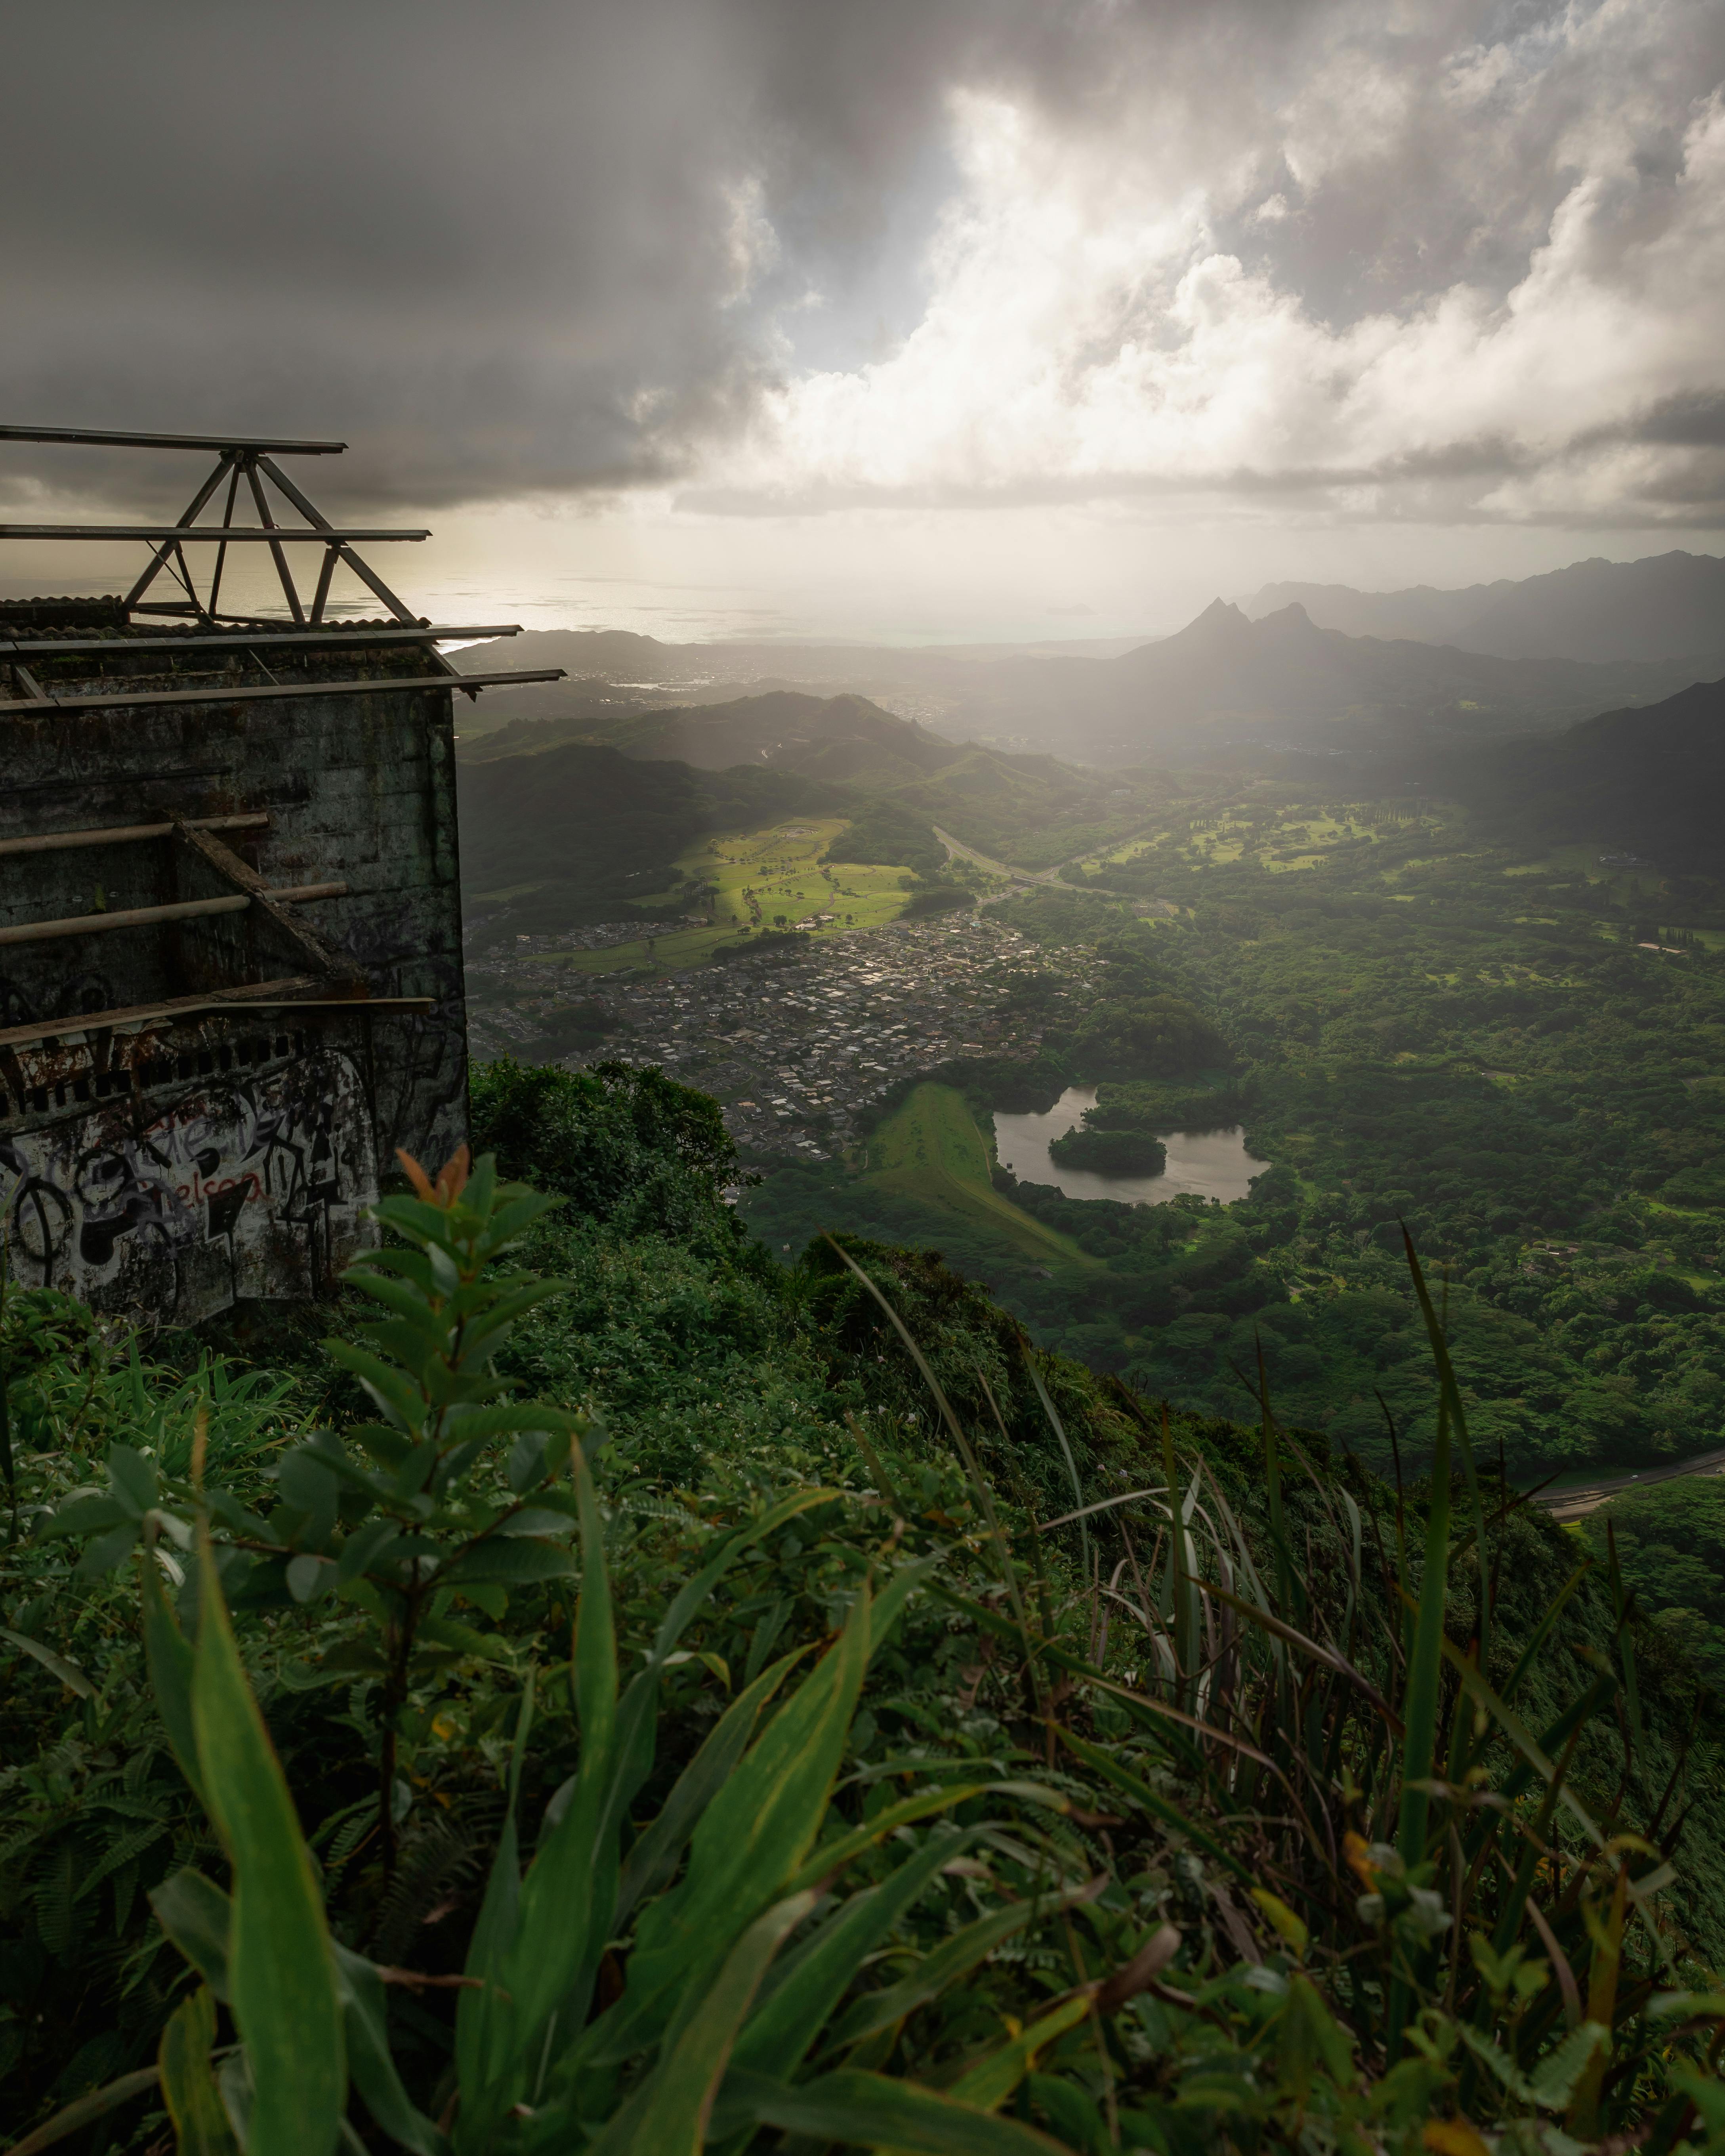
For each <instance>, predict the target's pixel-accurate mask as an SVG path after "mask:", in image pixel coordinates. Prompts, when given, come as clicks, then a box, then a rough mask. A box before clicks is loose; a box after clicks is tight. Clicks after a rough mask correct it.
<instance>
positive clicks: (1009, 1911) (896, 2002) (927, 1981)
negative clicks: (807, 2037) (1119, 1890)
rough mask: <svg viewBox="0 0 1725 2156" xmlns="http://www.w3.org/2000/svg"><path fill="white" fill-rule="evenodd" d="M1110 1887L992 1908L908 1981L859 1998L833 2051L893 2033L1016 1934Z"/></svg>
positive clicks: (832, 2042)
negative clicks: (878, 2032) (877, 2034)
mask: <svg viewBox="0 0 1725 2156" xmlns="http://www.w3.org/2000/svg"><path fill="white" fill-rule="evenodd" d="M1105 1884H1106V1880H1102V1879H1097V1880H1093V1881H1091V1882H1090V1883H1089V1884H1088V1885H1086V1886H1080V1887H1076V1888H1073V1889H1070V1891H1067V1892H1062V1893H1059V1894H1052V1895H1050V1896H1049V1897H1048V1898H1047V1899H1046V1900H1045V1901H1040V1902H1038V1901H1030V1902H1013V1903H1011V1904H1009V1906H1008V1907H1006V1908H1004V1909H991V1910H990V1911H989V1912H988V1915H987V1916H985V1917H977V1918H975V1919H974V1921H973V1922H970V1923H968V1924H967V1925H966V1926H965V1927H964V1928H963V1930H962V1931H958V1932H954V1933H953V1934H952V1937H951V1938H948V1939H942V1942H941V1943H940V1944H939V1945H938V1946H937V1947H936V1948H933V1949H932V1952H931V1953H927V1954H926V1955H925V1956H924V1957H923V1958H922V1961H920V1962H919V1963H917V1965H916V1968H915V1969H912V1970H911V1973H910V1974H909V1975H908V1976H903V1977H901V1978H900V1979H899V1980H898V1982H897V1983H896V1984H888V1985H887V1986H886V1988H885V1989H882V1990H880V1991H870V1992H867V1993H865V1994H864V1996H863V1997H862V1998H860V1999H857V2000H856V2001H855V2003H854V2004H853V2005H852V2006H851V2007H850V2010H849V2011H848V2012H847V2013H846V2015H845V2017H844V2019H843V2020H841V2021H840V2022H839V2025H838V2027H837V2028H836V2029H835V2030H834V2031H833V2034H832V2035H831V2037H830V2038H829V2043H828V2049H829V2051H842V2050H844V2049H845V2048H847V2047H848V2046H850V2045H852V2044H859V2043H860V2042H861V2041H862V2040H863V2039H864V2038H865V2036H872V2035H874V2034H875V2031H876V2030H880V2029H890V2028H891V2027H892V2025H894V2023H895V2022H898V2021H902V2020H904V2019H905V2017H906V2015H910V2014H914V2013H915V2012H916V2009H917V2008H918V2007H919V2006H926V2005H927V2004H928V2002H929V2001H930V1999H938V1998H939V1996H940V1994H942V1992H943V1991H944V1990H945V1989H947V1985H948V1984H956V1983H957V1981H958V1979H959V1978H960V1977H962V1976H968V1974H970V1972H971V1970H972V1969H974V1968H975V1967H976V1966H977V1964H978V1962H980V1961H981V1960H982V1959H983V1957H984V1956H985V1955H987V1954H990V1953H993V1951H994V1949H995V1948H996V1947H998V1946H999V1945H1000V1944H1001V1943H1003V1941H1004V1940H1007V1939H1009V1938H1011V1937H1012V1935H1013V1933H1014V1932H1019V1931H1022V1930H1023V1929H1024V1926H1025V1925H1026V1924H1029V1923H1034V1922H1036V1921H1037V1920H1038V1919H1039V1918H1040V1917H1048V1916H1051V1915H1054V1914H1055V1913H1057V1912H1059V1911H1060V1910H1061V1909H1064V1908H1068V1907H1071V1905H1072V1904H1073V1903H1074V1902H1079V1901H1085V1900H1089V1899H1090V1898H1091V1897H1093V1896H1094V1895H1095V1894H1096V1893H1097V1892H1100V1891H1101V1887H1102V1886H1104V1885H1105Z"/></svg>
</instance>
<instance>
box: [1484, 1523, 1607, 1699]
mask: <svg viewBox="0 0 1725 2156" xmlns="http://www.w3.org/2000/svg"><path fill="white" fill-rule="evenodd" d="M1593 1565H1594V1561H1593V1559H1592V1558H1590V1557H1584V1558H1583V1559H1582V1560H1581V1563H1579V1564H1578V1565H1577V1566H1576V1568H1575V1569H1574V1572H1572V1573H1570V1575H1569V1577H1568V1578H1567V1579H1566V1580H1565V1581H1564V1582H1563V1585H1562V1587H1561V1588H1559V1589H1558V1592H1557V1594H1555V1595H1554V1596H1553V1598H1552V1600H1551V1604H1550V1605H1549V1607H1548V1609H1546V1611H1545V1613H1544V1614H1543V1616H1542V1617H1541V1618H1540V1620H1539V1622H1538V1624H1537V1625H1535V1626H1534V1627H1533V1630H1532V1632H1531V1633H1530V1634H1529V1635H1528V1637H1527V1645H1526V1646H1525V1647H1523V1648H1522V1651H1521V1654H1520V1655H1518V1656H1517V1661H1516V1666H1515V1667H1514V1668H1513V1669H1512V1671H1510V1673H1509V1676H1507V1679H1506V1680H1505V1681H1504V1684H1503V1686H1502V1692H1501V1694H1500V1697H1502V1698H1503V1699H1504V1700H1506V1701H1508V1700H1512V1699H1513V1698H1514V1697H1515V1696H1516V1694H1517V1691H1520V1690H1521V1687H1522V1682H1523V1681H1524V1680H1525V1678H1526V1676H1527V1672H1528V1671H1529V1670H1531V1669H1532V1666H1533V1665H1534V1663H1535V1661H1538V1656H1539V1650H1540V1649H1541V1648H1542V1647H1543V1646H1544V1645H1545V1643H1546V1641H1547V1640H1548V1639H1549V1638H1550V1637H1551V1635H1552V1628H1553V1625H1555V1624H1556V1623H1557V1621H1558V1618H1559V1617H1560V1616H1562V1614H1563V1608H1564V1605H1565V1604H1567V1603H1568V1600H1569V1598H1570V1596H1571V1595H1573V1594H1574V1592H1575V1590H1576V1589H1577V1588H1578V1587H1579V1586H1580V1584H1581V1583H1582V1581H1583V1580H1584V1579H1585V1578H1587V1576H1588V1574H1589V1573H1590V1572H1591V1571H1592V1570H1593Z"/></svg>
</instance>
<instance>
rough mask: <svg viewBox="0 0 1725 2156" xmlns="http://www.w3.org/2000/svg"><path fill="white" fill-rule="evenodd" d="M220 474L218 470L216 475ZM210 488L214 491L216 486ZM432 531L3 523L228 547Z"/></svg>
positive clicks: (39, 531)
mask: <svg viewBox="0 0 1725 2156" xmlns="http://www.w3.org/2000/svg"><path fill="white" fill-rule="evenodd" d="M217 476H218V477H219V476H220V475H219V474H218V475H217ZM210 491H211V492H212V493H213V492H214V491H215V490H214V488H213V487H212V488H211V490H210ZM430 536H431V533H430V532H429V531H384V530H382V529H381V528H379V529H377V530H375V531H374V530H371V529H369V528H368V529H367V530H365V531H333V530H330V529H323V530H316V531H301V530H300V527H299V526H298V525H297V524H0V539H95V540H101V539H113V540H126V539H147V540H149V541H150V542H151V543H152V544H154V543H155V542H157V541H158V540H166V541H167V542H168V544H169V545H170V546H177V545H178V544H179V543H180V542H182V540H186V539H210V540H213V541H214V542H216V543H217V545H218V546H223V547H225V546H227V545H228V543H229V542H244V541H247V540H249V541H251V542H254V543H255V544H257V545H260V546H279V545H280V542H282V541H283V540H284V539H300V540H305V539H311V540H315V541H316V543H317V544H318V545H319V546H320V547H326V546H328V545H329V544H330V543H331V541H334V542H337V543H339V544H340V545H341V546H344V547H345V546H347V545H349V544H351V543H352V542H354V541H357V540H360V539H363V540H365V541H366V542H367V544H369V543H370V542H372V540H374V539H429V537H430Z"/></svg>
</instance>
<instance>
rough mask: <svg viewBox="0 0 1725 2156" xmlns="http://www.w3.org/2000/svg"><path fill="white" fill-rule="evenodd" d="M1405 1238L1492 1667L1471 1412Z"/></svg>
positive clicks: (1485, 1660)
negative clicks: (1454, 1454) (1464, 1505)
mask: <svg viewBox="0 0 1725 2156" xmlns="http://www.w3.org/2000/svg"><path fill="white" fill-rule="evenodd" d="M1402 1241H1403V1243H1404V1245H1405V1246H1406V1250H1407V1256H1408V1270H1409V1272H1410V1273H1411V1274H1412V1275H1413V1277H1414V1294H1415V1296H1417V1297H1418V1298H1419V1302H1420V1315H1421V1317H1424V1319H1425V1335H1426V1338H1427V1340H1428V1341H1429V1342H1430V1346H1431V1355H1432V1360H1433V1362H1434V1363H1435V1364H1436V1365H1437V1373H1438V1386H1439V1396H1440V1401H1441V1402H1442V1403H1443V1404H1445V1406H1446V1407H1447V1409H1448V1424H1449V1429H1450V1435H1451V1438H1452V1440H1453V1442H1454V1443H1455V1445H1456V1447H1457V1449H1458V1450H1460V1452H1461V1472H1462V1475H1463V1476H1464V1478H1465V1479H1466V1483H1467V1495H1468V1500H1469V1502H1470V1504H1471V1507H1472V1510H1473V1537H1474V1563H1475V1566H1476V1569H1477V1572H1478V1575H1479V1625H1478V1627H1477V1629H1478V1632H1479V1640H1480V1667H1481V1669H1482V1670H1489V1669H1490V1668H1491V1564H1490V1563H1489V1561H1488V1555H1487V1552H1486V1507H1485V1500H1484V1497H1483V1496H1482V1494H1481V1490H1480V1477H1479V1471H1478V1469H1477V1467H1476V1465H1475V1462H1474V1456H1473V1445H1472V1443H1471V1440H1470V1439H1469V1437H1468V1435H1467V1412H1466V1409H1465V1408H1464V1407H1463V1405H1462V1401H1461V1386H1460V1384H1459V1383H1457V1382H1456V1378H1455V1364H1454V1363H1452V1362H1451V1361H1450V1344H1449V1342H1448V1341H1447V1340H1446V1339H1445V1337H1444V1327H1443V1325H1442V1322H1440V1319H1439V1317H1438V1314H1437V1312H1436V1311H1435V1309H1434V1308H1433V1306H1432V1301H1431V1294H1430V1290H1429V1289H1428V1288H1427V1286H1426V1285H1425V1272H1424V1271H1423V1270H1422V1269H1421V1266H1420V1259H1419V1256H1418V1254H1417V1253H1416V1252H1415V1250H1414V1239H1413V1237H1412V1236H1411V1235H1409V1233H1408V1231H1407V1229H1405V1228H1404V1229H1403V1230H1402ZM1446 1527H1447V1523H1446Z"/></svg>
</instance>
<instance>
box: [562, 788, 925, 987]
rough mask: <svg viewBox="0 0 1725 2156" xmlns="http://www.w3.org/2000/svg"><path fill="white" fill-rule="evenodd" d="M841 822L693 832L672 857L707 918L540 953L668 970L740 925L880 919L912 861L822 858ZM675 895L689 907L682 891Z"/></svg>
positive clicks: (838, 924) (568, 962)
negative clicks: (706, 834) (878, 863)
mask: <svg viewBox="0 0 1725 2156" xmlns="http://www.w3.org/2000/svg"><path fill="white" fill-rule="evenodd" d="M847 822H848V819H846V818H845V817H843V816H829V817H824V818H809V819H804V820H803V821H800V822H799V821H795V820H793V821H792V822H789V823H784V824H772V825H770V826H769V827H768V829H765V830H760V831H747V832H742V833H740V834H739V833H737V832H726V833H724V834H721V835H720V836H719V837H716V838H702V839H697V840H696V843H695V844H693V845H691V847H690V848H689V849H688V850H687V851H686V852H685V853H684V854H682V855H680V856H679V858H678V860H677V872H678V875H679V877H680V878H681V879H684V880H694V881H696V882H698V883H701V884H703V885H706V887H707V888H708V890H709V891H710V892H711V896H710V897H709V898H708V899H707V900H706V911H707V913H708V916H709V920H710V922H711V925H710V926H708V927H697V926H694V925H686V926H685V924H684V923H683V922H682V921H680V920H679V921H676V923H675V925H672V924H670V923H669V922H668V923H667V925H666V927H665V928H664V929H663V930H649V929H646V928H644V929H643V930H642V932H641V934H640V936H639V937H638V938H636V939H635V940H634V942H629V943H618V944H614V946H613V947H611V949H609V950H608V951H583V952H575V953H572V954H570V953H565V952H545V953H543V954H542V957H543V961H544V962H545V963H547V964H548V965H554V966H561V967H563V968H567V971H569V972H570V973H582V974H598V973H621V972H622V971H624V968H628V967H634V966H652V967H654V968H657V969H658V970H660V972H665V973H674V972H676V971H677V970H679V969H680V968H682V967H685V966H696V965H699V964H701V962H702V961H703V960H705V959H706V958H709V957H711V955H712V953H713V952H715V951H716V950H717V949H718V948H719V947H720V946H721V944H722V945H729V946H732V947H735V946H737V945H738V944H740V943H744V942H747V941H748V940H749V937H748V936H746V935H745V934H744V933H743V932H744V931H745V930H747V931H749V932H750V934H751V935H752V933H754V932H757V931H759V930H762V929H764V930H767V931H768V932H771V931H772V930H773V929H775V928H778V929H784V928H794V927H796V926H797V925H798V922H800V921H814V922H815V923H816V925H815V926H814V928H813V929H812V930H811V931H810V932H811V933H812V934H814V935H817V936H837V935H842V934H843V933H844V932H845V931H846V930H847V929H852V928H880V927H884V926H885V924H886V922H887V921H896V920H897V918H898V916H899V915H900V914H901V913H902V912H903V911H904V908H905V901H906V893H905V891H904V889H903V887H902V880H903V878H904V877H906V876H907V875H909V874H910V870H908V869H906V868H891V867H888V868H880V867H874V866H870V867H866V868H865V867H860V866H858V865H855V864H854V863H851V862H849V861H845V862H839V863H835V864H834V865H833V866H832V867H830V868H829V867H826V866H824V865H823V864H822V862H821V859H820V857H821V855H823V854H824V852H825V851H826V850H827V848H828V847H829V845H830V844H832V842H833V841H834V839H836V838H837V837H838V835H839V833H840V832H841V831H843V830H844V829H845V828H846V824H847ZM672 898H673V894H671V893H660V894H657V895H656V896H654V897H649V898H647V899H645V900H644V901H642V902H643V903H644V904H645V905H648V906H652V905H655V904H657V903H659V902H660V900H661V899H663V900H665V902H667V903H670V902H671V901H672ZM676 902H678V903H679V904H680V906H682V907H683V908H684V909H685V910H687V911H692V908H691V907H689V906H688V901H687V900H686V898H683V899H680V900H678V901H676Z"/></svg>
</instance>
